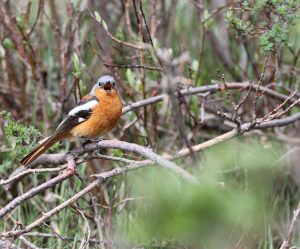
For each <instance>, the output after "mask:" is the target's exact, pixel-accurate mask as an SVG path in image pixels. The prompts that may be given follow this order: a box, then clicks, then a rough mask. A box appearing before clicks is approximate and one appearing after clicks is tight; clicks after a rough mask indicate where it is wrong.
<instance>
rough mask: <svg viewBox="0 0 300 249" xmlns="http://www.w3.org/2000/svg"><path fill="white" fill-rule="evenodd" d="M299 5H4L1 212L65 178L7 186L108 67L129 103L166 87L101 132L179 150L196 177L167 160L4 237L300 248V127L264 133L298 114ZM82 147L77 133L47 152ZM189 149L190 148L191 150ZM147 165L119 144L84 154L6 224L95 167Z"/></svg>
mask: <svg viewBox="0 0 300 249" xmlns="http://www.w3.org/2000/svg"><path fill="white" fill-rule="evenodd" d="M299 7H300V3H299V1H297V0H249V1H246V0H245V1H233V0H232V1H226V0H212V1H204V0H191V1H184V0H172V1H167V0H166V1H158V0H151V1H140V0H115V1H96V0H82V1H76V0H74V1H55V0H49V1H44V0H26V1H9V0H6V1H1V3H0V16H1V19H0V40H1V43H0V100H1V101H0V111H1V116H0V127H1V129H0V137H1V141H0V177H1V179H2V180H0V184H1V187H0V207H4V206H5V205H6V204H7V203H9V202H11V201H12V200H14V199H15V198H16V197H17V196H21V195H22V194H24V193H26V192H27V191H29V190H31V189H33V188H34V187H37V186H40V184H42V183H44V182H47V181H48V180H50V179H51V178H53V177H54V176H56V175H57V174H58V173H57V172H42V173H41V172H40V173H36V174H34V173H31V174H29V175H27V176H25V177H23V178H21V179H19V180H18V181H15V182H13V183H12V184H11V183H10V184H6V183H4V182H3V181H4V179H8V178H10V177H12V175H13V174H14V172H19V171H18V170H20V169H19V167H20V163H19V161H20V159H21V158H22V157H23V156H24V155H25V154H26V153H28V152H29V151H30V150H31V149H32V148H34V147H35V146H36V144H37V142H38V141H39V140H41V139H42V138H44V137H46V136H48V135H50V134H51V133H52V132H53V131H54V130H55V128H56V127H57V125H58V124H59V122H60V121H61V119H62V118H63V116H64V115H65V114H66V113H67V112H68V110H70V109H71V108H72V107H73V106H74V105H75V104H76V103H77V101H78V99H80V97H81V96H83V95H84V94H85V93H87V92H88V91H89V89H90V88H91V86H92V85H93V84H94V83H95V82H96V80H97V78H98V77H100V76H101V75H103V74H111V75H113V76H114V77H115V79H116V80H117V84H118V89H119V91H120V94H121V95H122V98H123V101H124V106H126V107H128V108H131V107H130V106H133V105H132V103H140V101H141V100H143V99H149V98H152V97H155V96H158V95H159V96H160V94H163V95H162V96H163V97H162V98H161V99H160V101H157V102H155V103H154V102H151V103H150V102H149V103H148V104H147V103H146V104H143V105H139V106H138V108H135V109H131V110H130V111H129V112H126V113H125V112H124V115H123V116H122V118H121V120H120V122H119V124H118V126H117V127H116V128H115V129H114V130H113V131H112V132H110V133H109V134H107V135H106V136H105V138H107V139H118V140H122V141H127V142H130V143H135V144H139V145H143V146H145V147H149V148H151V149H152V150H153V151H154V152H155V153H157V154H159V155H176V154H177V155H179V156H178V157H177V158H176V160H174V162H175V163H176V164H177V165H178V166H180V167H181V168H183V169H185V170H186V171H188V172H190V173H191V174H192V175H194V176H196V177H197V179H198V182H199V184H196V185H194V184H191V183H189V182H187V181H186V180H185V179H183V178H182V177H180V176H177V175H175V174H174V173H173V172H172V171H169V170H166V169H162V168H159V167H156V166H155V167H147V168H144V169H139V170H135V171H130V172H128V173H126V174H122V175H119V176H114V177H112V178H110V180H109V181H106V184H101V185H99V186H97V187H96V188H94V189H93V190H92V191H90V192H89V194H88V195H85V196H84V197H82V198H80V199H79V200H77V201H76V202H74V203H72V204H71V205H69V206H68V207H67V208H65V209H63V210H61V211H60V212H59V213H57V214H56V215H53V216H51V217H50V219H48V220H47V221H46V222H43V223H42V224H41V225H40V226H38V227H37V228H36V229H34V230H32V231H30V232H27V233H25V234H23V235H21V236H17V237H8V238H5V239H4V238H3V241H2V240H0V242H1V243H4V244H5V243H6V245H7V246H9V247H11V248H17V247H20V248H101V249H104V248H108V249H109V248H270V249H271V248H289V246H291V248H292V246H295V247H293V248H296V246H299V245H300V231H299V229H298V227H297V225H296V224H297V223H296V218H297V215H298V213H297V212H299V209H297V212H296V213H293V210H294V209H296V208H297V205H298V202H299V183H300V181H299V175H300V171H299V153H298V152H299V143H300V140H299V121H298V122H293V123H292V122H286V123H284V124H285V126H283V127H279V124H277V123H275V125H274V127H271V128H268V129H260V128H259V125H260V124H263V123H264V122H266V123H267V122H269V121H271V122H272V121H276V120H277V119H281V118H283V119H284V118H286V117H289V116H292V115H294V114H298V112H299V97H300V95H299V93H298V88H299V82H300V77H299V76H300V69H299V66H300V62H299V57H300V20H299ZM206 86H207V87H208V88H207V90H205V91H204V90H203V91H202V90H201V91H198V92H197V91H196V92H193V91H192V90H193V89H198V88H195V87H206ZM209 87H212V88H209ZM213 87H214V88H213ZM186 89H187V90H186ZM201 89H202V88H201ZM203 89H204V88H203ZM205 89H206V88H205ZM182 91H191V93H188V94H182ZM245 124H246V125H249V126H247V127H248V128H247V129H244V128H243V127H244V126H243V125H245ZM241 127H242V128H241ZM258 128H259V129H258ZM248 130H249V131H250V130H251V132H247V131H248ZM230 131H237V133H236V134H235V133H234V135H232V137H235V138H233V139H232V140H230V141H225V140H227V138H226V139H225V138H223V137H218V136H219V135H221V134H228V132H230ZM230 134H231V133H230ZM237 135H243V136H237ZM216 137H217V138H218V139H217V140H214V138H216ZM205 141H211V143H208V144H206V143H205V144H202V143H203V142H205ZM223 141H224V142H223ZM199 144H200V145H201V146H203V147H201V150H199V149H198V150H197V149H196V150H195V148H194V147H193V146H195V145H199ZM212 145H214V146H212ZM78 146H80V144H79V143H78V142H71V143H70V142H68V141H65V142H63V143H61V144H57V145H55V146H54V147H52V148H51V150H49V151H48V152H49V153H54V152H55V153H61V154H64V153H66V152H67V151H69V150H70V149H73V148H75V147H78ZM183 148H186V149H187V151H188V153H187V154H188V155H189V156H187V157H186V156H180V155H181V154H180V153H178V152H180V150H181V149H183ZM103 155H111V156H114V158H105V157H104V156H103ZM115 157H119V158H121V159H128V160H130V161H128V160H127V161H126V160H119V161H116V158H115ZM141 159H142V157H141V156H139V155H136V154H134V153H129V152H124V151H122V150H118V149H101V150H95V151H94V152H92V154H91V153H90V154H86V155H85V156H81V157H79V158H77V161H76V165H77V168H76V172H77V173H76V175H75V176H73V177H71V178H69V179H67V180H65V181H62V182H60V183H59V184H56V185H55V186H53V187H52V188H49V189H47V190H45V191H43V192H41V193H39V194H38V195H36V196H35V197H33V198H30V199H29V200H27V201H26V202H25V201H24V202H23V203H22V205H20V206H18V207H17V208H15V209H14V210H12V211H11V212H9V213H8V214H6V215H5V216H4V217H2V218H1V220H0V228H1V231H0V232H5V231H10V230H14V231H17V230H18V229H22V228H23V227H24V226H26V225H28V224H30V223H32V222H34V221H35V220H37V219H38V218H39V217H41V216H42V214H43V213H45V212H47V211H49V210H51V209H53V208H55V207H57V206H58V205H59V204H60V203H62V202H64V201H66V200H68V199H69V198H71V197H72V196H74V195H75V194H76V193H78V192H79V191H80V190H82V189H83V188H84V187H86V186H88V185H89V184H90V182H91V180H92V179H91V177H90V175H92V174H96V173H101V172H106V171H109V170H111V169H112V168H115V167H124V165H127V164H128V163H129V162H130V163H132V160H135V161H138V160H141ZM41 167H49V168H50V167H55V166H54V165H53V164H47V165H46V166H45V165H44V166H41ZM62 169H63V168H61V169H59V171H61V170H62ZM23 170H24V169H23ZM293 217H294V220H293ZM292 220H293V222H292ZM291 222H292V223H291ZM288 235H289V236H290V237H287V236H288ZM292 235H293V236H292ZM287 238H288V243H287V244H283V242H284V241H285V240H286V239H287ZM7 239H9V242H7ZM288 244H289V245H288ZM14 246H15V247H14Z"/></svg>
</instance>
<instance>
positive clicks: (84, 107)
mask: <svg viewBox="0 0 300 249" xmlns="http://www.w3.org/2000/svg"><path fill="white" fill-rule="evenodd" d="M98 103H99V101H98V100H96V99H91V100H87V102H86V103H84V104H80V105H78V106H76V107H75V108H73V109H72V110H71V111H69V113H68V115H67V116H66V118H65V119H64V120H63V121H62V122H61V123H60V124H59V126H58V127H57V129H56V131H59V129H60V128H62V126H63V125H64V126H66V127H65V128H62V129H66V128H71V127H74V125H77V124H80V123H82V122H84V121H86V120H87V119H88V117H89V116H90V114H91V110H92V107H94V106H95V105H97V104H98Z"/></svg>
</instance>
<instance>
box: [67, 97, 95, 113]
mask: <svg viewBox="0 0 300 249" xmlns="http://www.w3.org/2000/svg"><path fill="white" fill-rule="evenodd" d="M98 103H99V102H98V101H97V100H92V101H88V102H87V103H85V104H83V105H79V106H76V107H75V108H73V109H72V110H71V111H69V113H68V115H72V116H76V113H78V112H80V111H85V110H89V109H92V107H94V106H95V105H97V104H98Z"/></svg>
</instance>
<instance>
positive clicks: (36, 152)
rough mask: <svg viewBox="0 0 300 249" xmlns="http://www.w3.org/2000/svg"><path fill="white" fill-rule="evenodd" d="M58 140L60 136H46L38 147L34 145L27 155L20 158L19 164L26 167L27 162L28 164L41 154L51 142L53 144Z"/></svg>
mask: <svg viewBox="0 0 300 249" xmlns="http://www.w3.org/2000/svg"><path fill="white" fill-rule="evenodd" d="M59 140H60V138H59V137H58V136H57V135H53V136H50V137H48V138H47V139H45V140H44V141H43V142H42V143H41V144H40V145H39V146H38V147H36V148H35V149H34V150H33V151H31V152H30V153H29V154H28V155H27V156H25V157H24V158H23V159H22V160H21V164H22V165H23V166H25V167H26V166H27V165H28V164H30V163H31V162H32V161H34V160H35V159H36V158H38V157H39V156H40V155H41V154H43V153H44V152H45V151H46V150H47V149H48V148H50V147H51V146H52V145H53V144H55V143H56V142H57V141H59Z"/></svg>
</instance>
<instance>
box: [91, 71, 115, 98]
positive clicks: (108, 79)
mask: <svg viewBox="0 0 300 249" xmlns="http://www.w3.org/2000/svg"><path fill="white" fill-rule="evenodd" d="M96 91H97V92H100V93H102V94H104V93H105V94H114V93H116V92H117V88H116V81H115V79H114V78H113V77H112V76H110V75H104V76H102V77H100V78H99V79H98V80H97V83H96V84H95V85H94V86H93V88H92V90H91V92H90V96H94V95H95V94H96Z"/></svg>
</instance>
